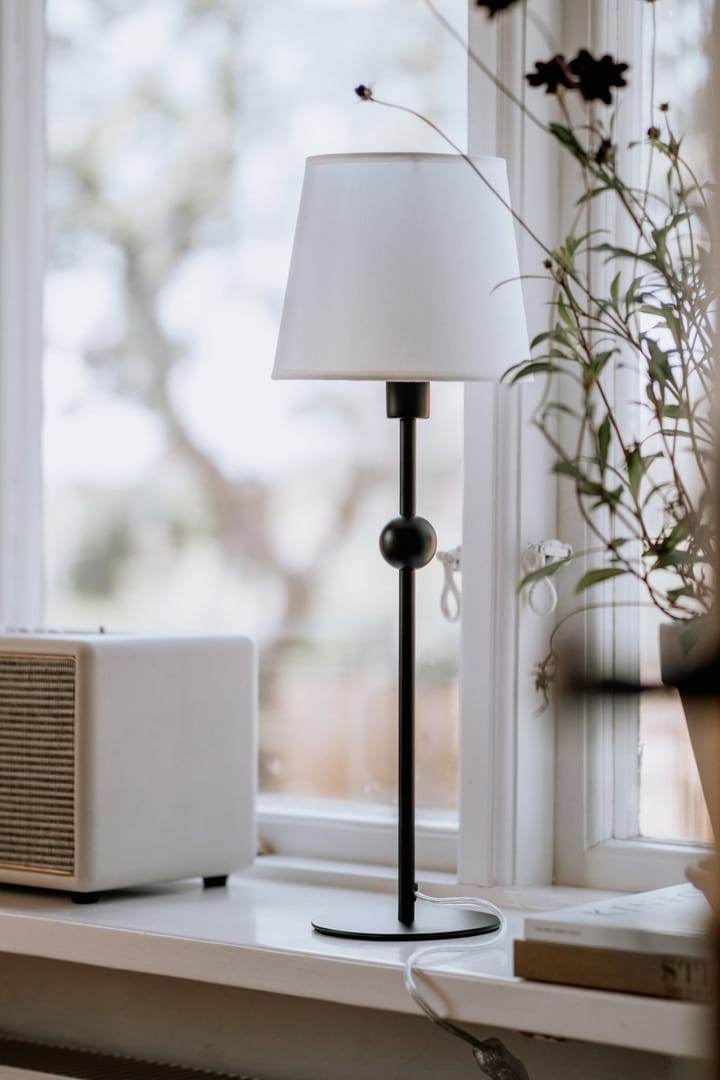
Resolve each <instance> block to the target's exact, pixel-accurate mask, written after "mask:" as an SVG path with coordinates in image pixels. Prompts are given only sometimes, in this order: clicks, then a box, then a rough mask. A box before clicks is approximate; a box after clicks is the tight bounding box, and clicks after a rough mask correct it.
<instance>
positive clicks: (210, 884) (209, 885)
mask: <svg viewBox="0 0 720 1080" xmlns="http://www.w3.org/2000/svg"><path fill="white" fill-rule="evenodd" d="M227 880H228V876H227V874H217V875H216V876H215V877H204V878H203V888H205V889H222V888H224V886H225V885H227Z"/></svg>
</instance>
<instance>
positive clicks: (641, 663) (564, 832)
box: [556, 0, 711, 888]
mask: <svg viewBox="0 0 720 1080" xmlns="http://www.w3.org/2000/svg"><path fill="white" fill-rule="evenodd" d="M710 7H711V6H710V4H709V3H703V2H702V0H697V2H695V0H693V3H683V4H682V5H678V4H674V3H672V2H670V3H663V4H659V5H645V4H643V5H636V6H634V7H633V6H627V5H625V6H623V5H616V4H614V3H608V4H606V5H602V9H601V10H599V11H596V12H594V13H593V18H592V19H591V20H586V17H585V15H584V14H583V13H582V12H578V11H576V12H575V15H574V18H573V19H572V20H571V22H570V23H569V24H568V25H569V28H570V30H571V31H572V35H573V36H572V38H571V41H572V44H571V46H569V47H570V48H572V47H576V46H577V45H578V44H579V43H580V41H581V40H582V42H583V43H587V41H588V40H590V41H592V42H593V45H594V46H595V48H597V49H598V50H599V51H606V50H607V51H610V52H612V53H614V54H622V55H621V59H623V60H628V61H630V63H631V72H632V75H631V80H630V86H629V88H628V91H627V92H624V93H626V94H627V96H626V97H625V98H624V102H623V112H624V115H625V121H624V126H623V127H621V129H620V132H619V134H618V140H619V142H621V141H622V140H623V139H625V140H626V141H629V140H630V139H632V138H637V137H638V134H640V135H641V134H642V133H643V132H644V131H645V130H646V129H647V128H648V127H649V126H650V119H649V116H650V95H651V94H653V97H654V102H655V105H657V104H659V103H660V102H661V101H663V100H668V99H670V100H671V102H672V108H673V115H674V119H675V124H676V125H677V126H678V127H680V128H682V129H687V128H688V125H689V122H690V121H691V118H692V116H693V111H694V108H695V106H694V100H696V99H697V94H698V92H699V91H700V90H701V89H702V83H703V81H704V79H705V78H706V77H707V63H706V62H703V61H702V59H701V58H702V56H703V55H704V47H705V41H704V38H705V37H706V36H707V35H708V34H709V18H710V14H711V10H710ZM653 20H656V21H657V43H658V62H657V68H656V71H655V73H654V78H653V73H652V72H651V71H650V70H649V54H650V49H651V44H652V39H653ZM581 35H582V39H581ZM690 49H692V54H690V52H689V50H690ZM690 55H692V57H693V59H692V62H691V61H690V58H689V57H690ZM681 58H683V59H685V60H686V61H687V64H685V63H682V62H681ZM670 72H672V79H671V82H669V80H670ZM628 113H629V117H628ZM697 115H698V117H699V116H701V113H699V114H697ZM698 122H700V121H698ZM691 130H693V131H694V132H696V133H697V134H695V135H694V137H693V140H692V141H693V143H694V148H695V150H696V151H699V150H701V149H702V142H703V140H702V138H701V137H700V138H698V135H699V134H700V131H701V129H698V127H697V126H696V125H691ZM638 168H639V173H640V175H638V180H639V182H640V183H643V182H644V172H643V169H644V168H646V165H643V166H639V165H638ZM624 378H626V376H625V375H624V374H623V373H621V374H620V375H618V376H617V377H616V393H617V394H618V400H633V398H635V397H636V396H637V395H636V394H635V393H634V391H633V389H632V387H630V388H629V389H628V387H627V385H624V386H623V385H621V382H620V380H621V379H624ZM559 496H560V514H559V521H560V522H561V525H560V528H561V529H562V528H563V527H564V528H565V530H566V531H565V532H561V535H562V536H563V538H564V539H569V540H570V541H571V542H573V543H575V545H576V547H578V548H582V547H583V546H586V545H585V544H584V543H583V540H582V537H578V536H577V535H576V536H573V535H572V533H571V530H572V509H571V507H570V506H568V505H566V498H565V495H564V493H563V491H562V487H561V488H560V491H559ZM609 591H610V590H608V593H609ZM606 595H607V594H606ZM598 598H599V597H598ZM614 598H615V599H616V600H619V601H621V602H627V601H628V600H630V601H631V602H632V601H635V602H636V601H637V600H638V597H637V594H635V593H632V592H628V591H627V589H626V588H625V586H624V585H623V586H622V587H618V588H616V589H615V590H614ZM569 606H577V604H576V602H575V603H573V604H572V605H569ZM578 629H579V631H580V632H583V630H584V632H585V633H586V634H590V635H591V636H590V640H592V641H593V649H594V651H595V653H596V656H597V659H598V663H599V664H600V666H601V668H602V669H603V670H604V671H606V672H608V671H611V670H613V665H614V664H615V663H618V668H620V667H622V669H623V671H624V672H625V673H628V674H631V675H632V671H630V672H628V668H627V662H626V661H627V658H628V656H631V657H635V658H637V662H638V668H637V671H638V673H640V670H641V669H642V675H643V677H644V678H645V679H647V680H648V681H656V680H657V679H658V677H659V670H658V662H657V659H656V656H657V619H656V618H655V617H654V616H653V614H652V613H648V612H646V610H645V609H644V608H642V607H640V608H637V609H635V611H632V610H631V611H629V612H628V610H627V609H626V608H623V610H622V612H620V609H618V612H617V613H616V614H615V615H613V614H612V613H611V612H610V611H605V612H604V613H601V614H600V615H599V616H597V617H596V616H595V613H590V614H589V615H588V616H585V617H584V618H580V619H579V620H578ZM557 766H558V772H557V799H556V874H557V876H558V877H559V879H560V880H562V881H565V882H569V883H577V884H584V883H587V884H592V885H604V886H609V887H618V888H643V887H653V886H655V885H661V884H665V883H669V882H670V881H673V880H679V879H681V878H682V876H683V867H684V865H685V864H686V863H687V862H688V861H690V860H691V859H692V858H693V856H697V855H698V854H699V853H701V851H702V849H701V848H698V847H693V845H692V843H689V842H693V841H695V842H698V841H703V840H707V839H708V837H709V829H708V825H707V821H706V815H705V811H704V805H703V803H702V797H701V795H700V791H699V785H698V781H697V772H696V769H695V766H694V762H693V760H692V756H691V753H690V750H689V741H688V739H687V734H686V730H685V725H684V721H683V719H682V714H681V712H680V709H679V706H676V705H675V703H674V702H672V701H671V699H669V698H668V699H666V700H665V701H664V703H662V704H660V705H658V703H657V699H648V700H647V701H642V702H639V701H637V700H633V701H628V700H627V699H618V700H615V701H605V702H603V703H598V702H586V703H585V706H584V709H578V708H577V707H575V708H572V709H567V710H566V715H564V716H562V717H561V718H560V719H559V722H558V747H557Z"/></svg>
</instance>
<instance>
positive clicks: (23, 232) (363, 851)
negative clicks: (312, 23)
mask: <svg viewBox="0 0 720 1080" xmlns="http://www.w3.org/2000/svg"><path fill="white" fill-rule="evenodd" d="M470 6H471V15H470V41H471V45H472V47H473V48H474V49H475V50H476V51H477V52H478V53H480V54H481V55H482V57H483V59H484V60H485V62H486V63H487V64H488V65H489V66H490V67H491V68H492V69H493V70H495V71H497V72H498V75H499V77H500V78H501V80H502V81H503V82H504V83H505V84H506V85H508V86H511V87H512V88H513V90H514V91H515V92H516V94H517V95H518V96H520V97H524V96H525V93H526V84H525V79H524V74H525V71H526V70H527V69H528V67H529V66H531V63H532V61H533V60H534V59H535V58H537V56H541V55H544V54H545V52H546V50H547V45H546V44H545V43H544V42H543V41H542V39H541V38H540V37H539V35H538V33H537V31H536V29H535V27H534V25H533V24H532V23H531V22H530V21H529V20H528V19H527V17H526V14H525V12H524V9H523V7H522V6H521V7H519V8H518V9H517V10H515V11H512V12H508V13H506V14H505V15H504V16H503V17H502V18H498V19H496V20H492V21H489V20H487V19H486V18H485V16H484V13H483V12H481V11H478V10H477V9H475V8H474V5H470ZM534 7H535V8H536V9H540V10H541V11H542V13H543V15H544V17H545V21H546V22H547V23H548V24H549V25H551V26H552V27H557V26H561V25H564V26H565V27H566V29H567V31H568V33H569V35H570V39H573V38H577V39H578V40H579V41H580V42H581V43H582V44H587V45H589V46H590V47H591V48H592V47H595V45H596V43H600V42H602V43H604V42H605V41H607V40H610V39H611V33H612V32H613V25H614V32H615V33H617V28H618V24H617V22H615V23H614V24H613V23H612V20H613V19H615V20H616V19H617V17H618V11H619V10H620V8H621V7H622V3H621V2H619V0H602V2H601V0H537V3H536V4H534ZM44 16H45V9H44V3H43V2H42V0H30V2H28V0H0V95H1V97H0V160H1V161H2V169H1V170H0V620H1V621H2V622H4V623H5V624H11V625H14V626H16V625H26V626H27V625H37V624H39V623H40V620H41V611H42V587H41V583H42V506H41V493H42V485H41V400H42V394H41V354H42V341H41V325H42V320H41V312H42V277H43V269H44V249H43V235H42V221H43V213H42V207H43V205H44V198H43V195H44ZM569 47H571V46H570V45H567V44H566V48H569ZM532 104H533V109H534V110H535V111H536V112H541V111H542V110H544V109H545V110H548V115H550V114H551V113H552V105H553V104H554V103H553V101H552V99H546V98H545V97H544V95H533V98H532ZM469 127H470V131H469V146H470V150H471V152H472V153H490V154H495V153H497V154H500V155H501V156H503V157H506V158H507V159H508V163H509V176H510V181H511V192H512V198H513V203H514V206H515V207H516V209H517V210H518V212H519V213H520V215H521V216H522V217H523V218H524V219H525V220H527V221H529V222H530V223H531V224H538V225H540V223H542V229H541V231H542V232H543V233H544V234H545V235H550V236H552V235H554V232H553V230H554V228H555V226H559V223H560V213H559V210H560V205H561V200H562V198H563V193H562V184H561V182H560V180H561V173H560V171H559V168H560V166H559V160H558V155H557V154H556V153H555V151H554V150H553V147H552V145H551V140H549V139H548V138H547V136H546V135H544V134H543V133H542V132H538V131H537V130H535V129H534V128H533V127H532V126H531V125H529V124H526V123H524V122H523V118H522V115H521V114H520V113H519V112H518V110H517V109H516V108H515V106H513V105H512V104H511V103H509V102H508V101H507V100H506V99H505V98H504V97H503V96H502V95H501V94H499V93H497V92H496V90H495V89H494V87H493V86H492V84H490V83H489V82H488V80H486V79H485V78H484V77H483V76H482V75H480V74H479V73H478V72H477V71H476V70H475V69H474V68H473V67H472V66H471V68H470V74H469ZM526 165H527V167H526ZM518 244H519V251H520V259H521V266H522V267H523V268H524V269H525V270H527V269H529V268H531V267H532V266H533V265H536V264H537V260H536V258H535V252H534V251H532V250H531V247H532V242H531V241H529V240H528V238H527V237H526V236H525V235H523V234H522V232H520V233H519V234H518ZM546 300H547V294H546V293H544V292H543V289H542V287H541V286H536V285H530V286H529V287H528V288H527V289H526V304H527V309H528V319H529V322H530V325H531V326H533V325H535V326H537V325H542V321H543V319H542V311H543V305H544V304H545V302H546ZM540 389H541V388H540V386H532V385H530V386H523V387H522V388H520V387H517V388H512V389H511V388H508V387H505V386H502V387H495V388H490V387H487V386H482V385H480V386H472V387H468V388H467V390H466V423H465V432H466V435H465V470H464V471H465V506H464V521H463V549H464V558H463V594H464V596H463V628H462V657H461V761H460V820H461V822H462V825H461V828H460V830H459V833H458V829H457V826H456V823H455V821H454V819H453V816H452V815H433V814H419V815H418V866H419V868H421V869H428V870H432V869H436V870H445V871H452V870H453V869H454V868H455V867H456V866H457V873H458V877H459V878H460V880H461V881H462V882H465V883H468V884H476V885H495V884H497V885H513V884H518V885H529V884H545V883H548V882H550V881H551V880H553V878H554V879H555V880H558V881H562V882H563V883H565V884H587V885H593V886H606V887H616V888H644V887H653V886H654V885H658V884H664V883H665V882H666V881H669V880H677V879H678V877H680V876H681V867H682V866H684V865H685V863H686V862H687V861H688V858H689V856H691V855H693V854H695V853H696V849H694V848H692V849H690V848H688V847H686V846H684V845H658V844H652V843H650V842H644V841H622V840H614V839H612V835H613V826H614V813H615V809H614V806H613V801H612V790H613V786H612V776H613V772H614V768H615V762H614V760H613V759H612V755H613V751H612V749H611V748H612V747H613V745H614V743H613V740H612V720H610V721H609V723H610V727H608V721H607V720H606V719H605V718H603V721H602V723H600V724H598V723H596V722H595V721H594V720H593V719H592V718H590V717H589V716H586V715H584V716H582V717H577V716H575V717H571V718H568V717H567V716H565V717H560V718H559V720H558V724H557V731H556V730H555V726H554V720H553V717H552V714H551V713H550V712H546V713H544V714H542V715H541V716H538V715H537V703H538V702H537V696H536V694H535V691H534V689H533V686H532V679H531V676H530V672H531V669H532V667H533V665H534V663H535V662H536V661H537V659H538V657H540V656H542V655H543V649H544V648H545V646H546V643H547V634H548V632H549V629H550V626H551V622H550V620H548V619H541V618H538V617H537V616H535V615H533V614H532V613H531V612H530V611H529V609H528V607H527V601H526V598H524V597H522V596H518V595H517V590H516V586H517V581H518V579H519V574H520V559H521V554H522V550H523V548H524V546H525V545H526V544H528V543H531V542H534V541H538V540H540V539H544V538H546V537H550V536H554V535H557V534H558V533H560V535H562V534H563V527H566V526H567V525H568V523H569V522H570V520H571V515H570V514H569V512H568V509H567V505H566V504H565V503H563V493H562V488H561V489H560V491H559V493H558V492H557V491H556V485H555V484H554V482H553V481H552V480H551V474H550V469H549V456H548V452H547V448H546V447H545V446H544V443H543V440H542V439H541V437H540V436H539V435H538V434H537V433H536V432H535V431H534V430H533V429H532V428H531V427H530V424H529V420H530V417H531V415H532V411H533V406H534V402H535V400H536V398H537V394H538V393H539V392H540ZM558 494H559V500H560V501H559V503H558V505H557V506H556V501H555V500H556V495H558ZM564 538H567V539H571V540H572V537H570V536H565V537H564ZM611 631H612V627H611V625H610V623H609V622H608V621H607V620H606V621H605V623H604V626H603V628H601V639H602V638H606V637H607V635H608V634H611ZM556 747H557V754H556V752H555V750H556ZM328 809H330V811H331V812H330V813H328ZM553 820H554V821H555V842H554V845H553ZM260 823H261V833H262V834H264V836H265V838H266V839H267V841H268V843H269V844H270V846H271V847H272V848H274V849H275V850H277V851H282V852H283V853H285V854H287V855H290V856H297V855H301V856H304V857H310V858H311V857H313V856H315V857H321V858H324V859H338V860H342V861H363V862H372V863H378V864H383V863H385V864H388V865H392V864H393V863H394V862H395V818H394V814H393V813H392V812H391V811H389V810H388V811H385V810H378V811H376V810H375V809H368V808H364V807H358V806H353V805H352V804H350V803H343V804H341V805H335V806H331V807H330V808H328V805H327V803H325V802H324V801H323V802H320V801H319V802H317V803H310V802H306V803H304V804H302V805H299V804H298V801H297V800H287V799H284V800H283V799H277V798H273V799H271V798H269V797H266V798H264V799H263V800H262V801H261V808H260Z"/></svg>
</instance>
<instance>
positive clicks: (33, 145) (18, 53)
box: [0, 0, 45, 626]
mask: <svg viewBox="0 0 720 1080" xmlns="http://www.w3.org/2000/svg"><path fill="white" fill-rule="evenodd" d="M44 28H45V5H44V3H43V2H42V0H2V3H0V163H2V167H1V168H0V538H1V539H0V623H1V624H4V625H10V626H19V625H20V626H37V625H39V623H40V620H41V613H42V594H43V588H42V581H43V562H42V475H41V458H42V444H41V439H42V428H41V415H42V383H41V377H42V372H41V364H42V281H43V272H44V265H45V257H44V236H43V231H44V229H43V224H44V198H43V196H44V189H45V185H44V171H45V78H44V66H45V55H44V42H45V29H44Z"/></svg>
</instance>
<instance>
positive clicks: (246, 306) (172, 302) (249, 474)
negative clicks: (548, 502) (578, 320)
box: [45, 0, 466, 809]
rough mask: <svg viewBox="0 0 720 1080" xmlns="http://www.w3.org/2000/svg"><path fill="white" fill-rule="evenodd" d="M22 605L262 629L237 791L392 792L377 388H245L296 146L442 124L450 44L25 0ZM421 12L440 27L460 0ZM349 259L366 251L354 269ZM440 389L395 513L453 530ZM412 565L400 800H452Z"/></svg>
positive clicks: (291, 203) (268, 313) (367, 19)
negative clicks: (29, 89)
mask: <svg viewBox="0 0 720 1080" xmlns="http://www.w3.org/2000/svg"><path fill="white" fill-rule="evenodd" d="M47 10H48V23H49V36H50V45H49V79H48V83H49V100H48V152H49V254H48V268H47V286H46V339H47V349H46V363H45V378H46V382H45V412H46V423H45V464H46V507H47V511H46V524H47V537H46V540H47V551H48V612H47V614H48V621H49V622H50V623H52V624H55V625H78V624H81V625H93V624H98V623H102V624H105V625H110V626H122V627H130V628H160V629H163V630H168V631H213V630H222V631H235V632H242V633H250V634H252V635H253V636H255V637H257V638H258V640H259V642H260V645H261V650H262V669H263V670H262V686H261V699H262V700H261V786H262V787H263V789H265V790H268V791H284V792H291V793H293V794H297V795H318V794H319V795H327V796H332V797H338V796H339V797H352V798H357V799H364V800H370V801H375V802H388V801H390V800H391V799H392V798H393V792H394V787H395V781H394V764H393V758H394V753H395V750H394V742H395V719H394V713H395V619H396V574H395V573H394V572H393V571H391V570H390V569H389V568H388V567H387V566H386V565H385V564H384V563H383V561H382V559H381V558H380V556H379V553H378V550H377V536H378V534H379V532H380V528H381V527H382V525H383V524H384V522H385V521H386V520H387V519H388V518H390V517H392V516H393V515H394V513H395V512H396V501H397V495H396V485H397V479H396V470H397V465H396V455H397V445H396V443H397V431H396V430H395V426H394V425H393V423H392V422H390V421H388V420H386V419H385V415H384V388H383V387H382V385H380V384H368V385H364V384H339V383H315V382H313V383H306V384H302V383H298V384H292V385H290V384H282V383H279V384H272V383H271V381H270V377H269V375H270V369H271V366H272V359H273V351H274V345H275V337H276V331H277V325H278V320H279V315H280V310H281V304H282V295H283V289H284V285H285V276H286V273H287V266H288V261H289V253H290V245H291V242H292V234H293V228H294V222H295V215H296V211H297V204H298V198H299V192H300V185H301V180H302V170H303V160H304V158H305V156H306V155H308V154H312V153H324V152H344V151H350V150H352V151H362V150H387V149H392V150H433V151H438V152H443V151H445V150H446V146H445V144H444V143H442V142H441V141H440V140H439V139H438V137H437V136H436V135H434V134H433V133H432V132H431V131H430V130H429V129H428V128H426V127H425V126H423V125H422V124H420V123H419V122H418V121H416V120H414V119H413V118H412V117H409V116H407V115H404V114H402V113H399V112H397V111H394V110H388V109H382V108H381V107H380V106H377V105H368V104H364V103H362V102H360V101H358V100H357V99H356V98H355V95H354V94H353V92H352V90H353V87H354V85H356V84H357V83H359V82H371V81H373V80H375V84H376V88H377V90H378V93H379V94H380V91H382V96H384V97H386V98H388V99H391V100H397V101H402V102H406V103H409V104H411V105H413V106H414V107H416V108H418V109H420V110H421V111H423V112H425V113H427V114H429V115H431V116H432V118H433V120H435V121H436V122H438V123H439V124H440V125H441V126H442V127H443V128H444V129H445V130H447V131H448V132H449V133H450V134H451V135H452V136H453V137H454V138H455V139H456V140H458V141H460V142H464V132H465V97H466V92H465V82H466V78H465V64H464V61H463V57H462V53H461V52H460V51H459V50H458V47H457V45H456V44H455V43H454V42H453V41H451V40H450V39H449V38H448V37H447V35H446V34H444V32H443V31H442V30H441V29H440V28H439V27H438V25H437V23H436V22H434V21H433V19H432V17H431V16H430V15H429V13H428V12H427V11H426V10H425V9H424V7H423V5H418V4H417V3H416V0H294V2H293V3H292V4H288V3H282V2H280V0H105V2H103V3H102V4H99V3H97V2H96V0H48V4H47ZM444 10H445V11H446V13H447V14H448V16H449V17H451V18H452V19H453V20H454V21H455V22H456V24H457V25H458V26H459V27H460V28H462V24H463V21H464V19H465V17H466V5H465V3H464V2H463V0H450V2H448V3H446V4H445V9H444ZM370 272H371V271H370ZM461 406H462V403H461V388H460V387H458V386H449V387H440V388H437V389H436V388H433V418H432V419H431V420H430V421H427V422H422V423H421V424H420V425H419V432H418V445H419V459H420V479H419V509H420V512H422V513H423V514H424V515H425V516H427V517H428V518H430V520H432V521H433V523H434V524H435V525H436V528H437V530H438V535H439V539H440V546H441V547H452V546H454V545H455V544H456V543H458V542H459V540H460V489H461V476H460V465H461V450H462V407H461ZM441 587H442V572H441V568H440V566H439V564H433V566H431V567H430V568H428V569H427V570H426V571H424V572H423V573H422V574H421V575H419V582H418V590H419V596H418V623H419V634H418V649H419V656H420V671H419V681H420V693H419V695H418V705H419V711H420V716H419V721H418V725H419V731H418V773H419V777H418V780H419V792H418V795H419V802H420V803H421V805H424V806H426V807H428V808H445V809H447V808H453V807H454V806H455V778H456V758H457V647H458V631H457V627H454V626H450V625H449V624H447V623H445V622H444V621H443V619H442V617H441V615H440V610H439V597H440V591H441Z"/></svg>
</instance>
